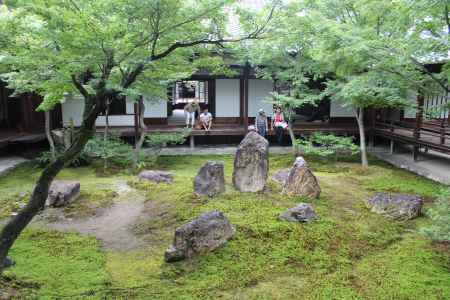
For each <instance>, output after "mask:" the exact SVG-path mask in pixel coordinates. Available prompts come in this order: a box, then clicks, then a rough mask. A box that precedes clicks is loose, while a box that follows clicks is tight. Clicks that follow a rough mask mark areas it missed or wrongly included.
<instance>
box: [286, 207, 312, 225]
mask: <svg viewBox="0 0 450 300" xmlns="http://www.w3.org/2000/svg"><path fill="white" fill-rule="evenodd" d="M315 218H316V212H315V211H314V208H313V207H312V206H311V204H309V203H300V204H298V205H297V206H295V207H293V208H290V209H288V210H286V211H285V212H283V213H282V214H281V215H280V219H281V220H284V221H289V222H309V221H312V220H314V219H315Z"/></svg>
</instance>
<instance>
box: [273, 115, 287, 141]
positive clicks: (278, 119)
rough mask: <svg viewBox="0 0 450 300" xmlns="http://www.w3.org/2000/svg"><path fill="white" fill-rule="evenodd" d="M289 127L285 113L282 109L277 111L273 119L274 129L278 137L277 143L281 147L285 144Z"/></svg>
mask: <svg viewBox="0 0 450 300" xmlns="http://www.w3.org/2000/svg"><path fill="white" fill-rule="evenodd" d="M287 127H288V124H287V122H286V121H285V119H284V116H283V113H282V111H281V108H280V107H277V108H276V109H275V113H274V114H273V118H272V128H275V134H276V136H277V142H278V144H279V145H282V144H283V136H284V130H285V129H286V128H287Z"/></svg>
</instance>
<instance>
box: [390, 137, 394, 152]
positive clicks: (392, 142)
mask: <svg viewBox="0 0 450 300" xmlns="http://www.w3.org/2000/svg"><path fill="white" fill-rule="evenodd" d="M394 147H395V142H394V140H391V150H390V154H391V155H392V154H394V150H395V149H394Z"/></svg>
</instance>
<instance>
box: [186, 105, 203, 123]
mask: <svg viewBox="0 0 450 300" xmlns="http://www.w3.org/2000/svg"><path fill="white" fill-rule="evenodd" d="M195 112H197V113H198V114H199V115H200V105H199V104H198V102H197V101H196V100H194V101H193V102H190V103H188V104H186V105H185V106H184V115H185V116H186V128H189V125H191V127H192V128H194V125H195V119H196V118H195Z"/></svg>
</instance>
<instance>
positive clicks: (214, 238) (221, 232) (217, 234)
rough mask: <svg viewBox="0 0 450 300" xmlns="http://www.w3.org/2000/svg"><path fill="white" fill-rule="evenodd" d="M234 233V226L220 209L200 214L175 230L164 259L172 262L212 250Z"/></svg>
mask: <svg viewBox="0 0 450 300" xmlns="http://www.w3.org/2000/svg"><path fill="white" fill-rule="evenodd" d="M234 233H235V229H234V227H233V226H232V225H231V224H230V222H229V221H228V219H227V218H226V217H225V216H224V215H223V213H222V212H220V211H216V210H214V211H210V212H206V213H203V214H201V215H200V216H199V217H198V218H196V219H194V220H193V221H191V222H189V223H187V224H185V225H183V226H181V227H179V228H177V229H176V231H175V237H174V240H173V244H172V245H171V246H170V247H169V248H168V249H167V250H166V253H165V254H164V260H165V261H166V262H174V261H179V260H183V259H186V258H191V257H194V256H197V255H199V254H202V253H205V252H209V251H213V250H214V249H216V248H218V247H220V246H221V245H223V244H225V243H226V242H227V241H228V240H229V239H230V238H231V237H232V236H233V235H234Z"/></svg>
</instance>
